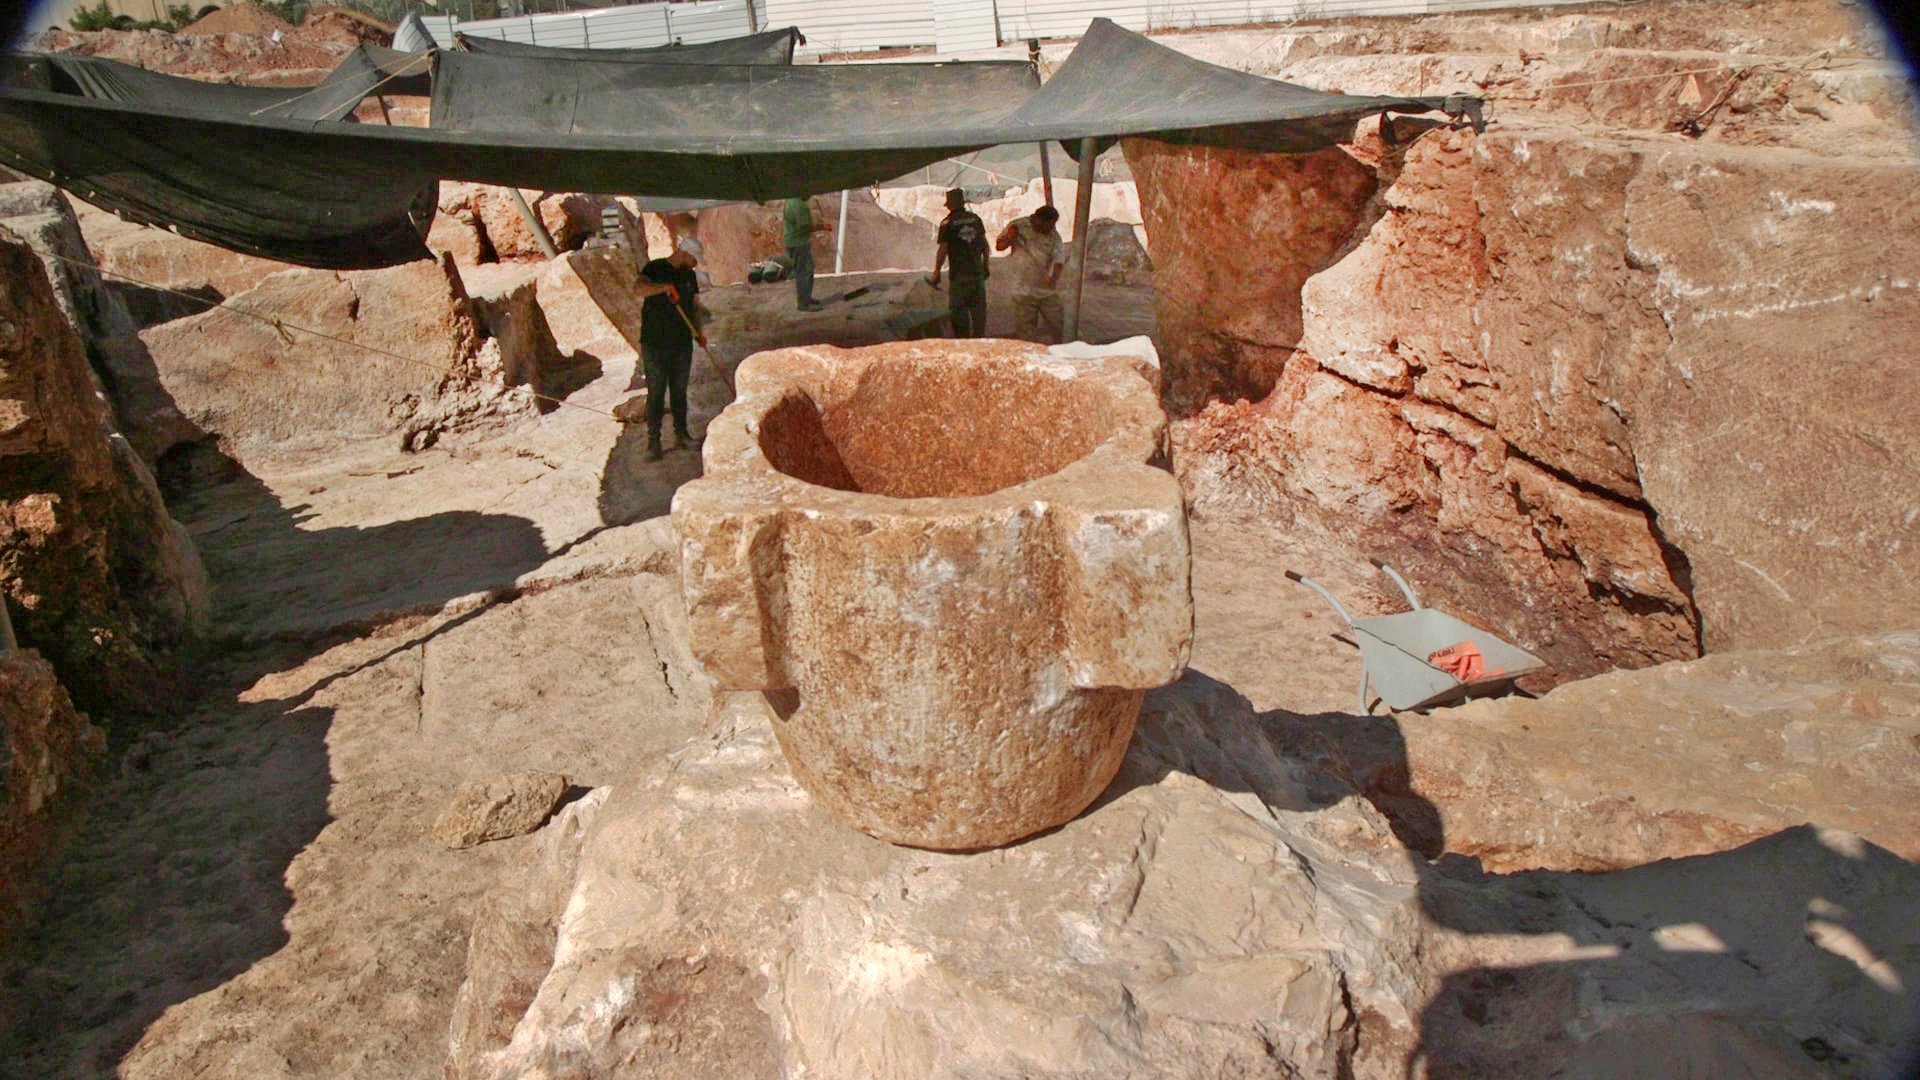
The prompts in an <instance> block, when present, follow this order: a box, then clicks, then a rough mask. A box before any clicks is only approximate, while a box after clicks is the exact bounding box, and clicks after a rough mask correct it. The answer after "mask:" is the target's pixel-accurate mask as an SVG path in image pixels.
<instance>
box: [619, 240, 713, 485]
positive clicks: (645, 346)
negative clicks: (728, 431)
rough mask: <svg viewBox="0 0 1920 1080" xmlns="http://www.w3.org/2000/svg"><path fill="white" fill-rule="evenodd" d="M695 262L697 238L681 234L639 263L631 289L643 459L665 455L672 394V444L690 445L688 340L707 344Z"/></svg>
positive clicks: (690, 355)
mask: <svg viewBox="0 0 1920 1080" xmlns="http://www.w3.org/2000/svg"><path fill="white" fill-rule="evenodd" d="M699 262H700V241H698V240H695V239H693V238H692V237H688V236H683V237H681V238H680V240H679V242H678V243H677V244H676V245H675V247H674V249H673V254H671V255H668V256H667V257H666V258H664V259H654V260H652V261H651V262H649V263H647V264H646V265H645V266H642V267H641V268H640V283H639V285H638V286H637V287H636V289H635V291H636V292H638V293H639V294H640V295H641V296H642V297H645V302H644V303H642V304H641V306H640V361H641V364H642V366H643V367H644V368H645V370H646V373H647V460H648V461H659V460H660V459H661V458H663V457H665V456H666V452H665V451H664V450H662V449H661V447H660V426H661V421H662V420H664V419H665V416H666V411H667V398H668V397H669V396H671V397H672V399H673V435H674V440H675V442H674V449H676V450H681V449H688V448H691V447H692V446H694V445H695V444H694V438H693V435H692V433H690V432H689V431H687V376H688V375H689V374H690V373H691V372H692V370H693V343H694V342H695V341H696V340H697V341H699V342H700V347H701V348H703V349H704V348H706V347H707V336H706V334H704V333H702V332H701V330H700V323H699V319H700V309H699V308H698V307H697V306H695V304H694V302H693V298H694V297H695V296H696V295H698V293H699V292H700V282H699V279H697V278H696V277H694V273H693V268H694V267H695V266H696V265H698V264H699Z"/></svg>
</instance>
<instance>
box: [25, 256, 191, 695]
mask: <svg viewBox="0 0 1920 1080" xmlns="http://www.w3.org/2000/svg"><path fill="white" fill-rule="evenodd" d="M0 282H4V283H5V288H4V289H0V590H3V591H4V602H5V603H6V604H7V605H8V606H9V609H10V610H11V612H12V614H13V622H14V628H15V630H16V631H17V632H18V634H19V637H20V640H21V643H22V644H23V645H26V646H30V647H33V648H37V649H38V650H40V652H42V653H43V654H44V655H45V656H46V657H47V659H48V660H49V661H51V662H52V664H53V666H54V668H55V670H57V671H58V672H59V673H60V677H61V681H62V682H64V683H65V684H66V685H67V687H68V688H69V690H70V691H71V692H72V693H73V694H74V697H75V699H76V701H77V702H78V703H79V704H80V705H81V707H83V708H85V709H87V710H88V711H90V712H91V711H95V710H98V709H107V710H109V711H112V710H117V709H121V708H139V707H142V706H149V705H151V703H152V702H151V696H150V695H151V694H152V692H153V690H154V688H155V684H156V680H157V679H158V678H159V677H160V671H161V665H160V663H159V659H158V657H159V654H160V653H162V652H164V651H165V650H166V649H168V648H170V647H171V646H173V645H175V644H177V643H179V642H181V641H183V640H185V639H186V638H188V637H189V636H191V635H192V634H193V632H194V631H195V628H196V626H197V625H198V624H199V622H200V621H201V620H202V619H203V618H204V617H205V612H206V603H207V583H206V575H205V571H204V570H203V569H202V568H201V566H200V560H199V557H198V555H197V554H196V553H195V551H194V548H193V544H192V541H191V540H190V539H189V538H188V536H187V534H186V530H185V529H184V528H182V527H181V526H180V525H179V524H178V523H177V522H175V521H173V520H172V519H171V518H170V517H168V516H167V513H166V508H165V506H164V505H163V504H162V503H161V501H160V496H159V492H158V490H157V488H156V487H155V486H154V483H153V479H152V476H151V474H149V473H148V472H147V470H146V467H145V466H144V465H143V464H142V463H141V461H140V460H139V458H138V456H137V455H136V454H134V453H133V450H132V448H131V447H130V446H129V445H128V444H127V442H126V440H125V439H123V438H121V437H120V436H118V435H115V434H110V432H111V425H110V423H109V414H108V411H107V408H106V405H105V403H104V402H103V401H102V400H101V397H100V395H99V393H98V392H97V391H96V389H95V386H94V382H93V378H92V376H91V375H90V373H89V371H88V368H87V358H86V352H85V349H84V347H83V345H82V343H81V339H80V336H79V334H78V333H76V332H75V329H74V327H73V326H72V324H70V323H69V322H68V321H67V318H66V316H65V315H63V314H62V312H61V309H60V306H59V304H58V302H57V300H56V298H55V295H54V291H53V287H52V285H51V284H50V283H49V280H48V276H47V272H46V270H45V268H44V267H43V266H42V264H41V260H40V257H39V255H38V254H36V252H35V251H34V249H33V248H32V247H30V246H28V244H27V243H26V242H25V241H22V240H20V239H19V238H18V237H16V236H15V235H14V234H12V233H11V232H8V231H6V230H5V229H0Z"/></svg>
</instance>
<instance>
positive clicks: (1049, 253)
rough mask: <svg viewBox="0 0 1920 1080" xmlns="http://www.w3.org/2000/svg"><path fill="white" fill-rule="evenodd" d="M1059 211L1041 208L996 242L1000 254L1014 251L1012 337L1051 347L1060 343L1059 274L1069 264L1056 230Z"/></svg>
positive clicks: (1017, 222) (1014, 225)
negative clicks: (1043, 343) (1052, 344)
mask: <svg viewBox="0 0 1920 1080" xmlns="http://www.w3.org/2000/svg"><path fill="white" fill-rule="evenodd" d="M1059 222H1060V211H1058V210H1056V209H1054V208H1053V207H1051V206H1042V207H1041V208H1040V209H1038V210H1035V211H1034V212H1033V213H1031V214H1029V215H1027V216H1026V217H1023V218H1020V219H1018V220H1016V221H1014V222H1012V223H1011V224H1009V225H1008V226H1007V227H1006V228H1005V229H1003V230H1001V232H1000V235H999V236H997V237H995V238H994V240H993V246H994V247H995V248H997V249H999V250H1000V251H1011V252H1013V254H1012V255H1011V256H1010V257H1009V258H1008V259H1007V262H1009V263H1011V264H1012V268H1013V336H1014V337H1017V338H1025V339H1026V340H1028V341H1044V342H1047V343H1049V344H1051V343H1053V342H1057V341H1059V340H1060V327H1061V321H1062V318H1063V315H1062V311H1061V307H1060V270H1061V268H1062V267H1063V266H1064V265H1065V264H1066V258H1065V256H1064V255H1063V254H1062V253H1061V244H1060V234H1059V233H1057V232H1055V231H1054V228H1053V227H1054V226H1055V225H1057V224H1059Z"/></svg>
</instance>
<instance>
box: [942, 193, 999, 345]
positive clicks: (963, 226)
mask: <svg viewBox="0 0 1920 1080" xmlns="http://www.w3.org/2000/svg"><path fill="white" fill-rule="evenodd" d="M938 238H939V241H940V246H939V247H938V248H937V249H936V250H935V251H934V255H933V274H932V276H930V277H928V278H927V280H928V281H930V282H932V283H933V286H934V287H935V288H939V286H940V267H941V266H942V265H944V264H947V263H949V262H951V264H952V266H953V286H952V288H950V289H948V290H947V312H948V314H950V315H952V316H953V336H954V337H986V336H987V223H986V222H984V221H981V220H980V215H978V214H976V213H974V212H973V211H971V210H969V209H967V195H966V192H964V191H961V190H960V189H959V188H954V189H953V190H951V191H949V192H947V218H946V220H945V221H942V222H941V223H940V232H939V234H938Z"/></svg>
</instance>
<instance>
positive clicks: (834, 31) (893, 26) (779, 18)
mask: <svg viewBox="0 0 1920 1080" xmlns="http://www.w3.org/2000/svg"><path fill="white" fill-rule="evenodd" d="M986 2H991V0H986ZM763 10H764V11H765V16H764V18H763V21H762V25H763V26H766V27H768V28H769V29H774V30H778V29H781V28H783V27H788V26H797V27H799V28H800V32H801V33H802V34H805V35H806V38H807V43H806V45H805V46H803V47H802V48H801V52H803V53H808V54H816V53H824V52H857V51H865V50H871V49H885V48H890V47H893V46H902V45H932V44H933V43H934V23H933V8H932V7H931V6H930V5H929V4H928V0H765V4H764V6H763ZM1082 29H1084V27H1082Z"/></svg>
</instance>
